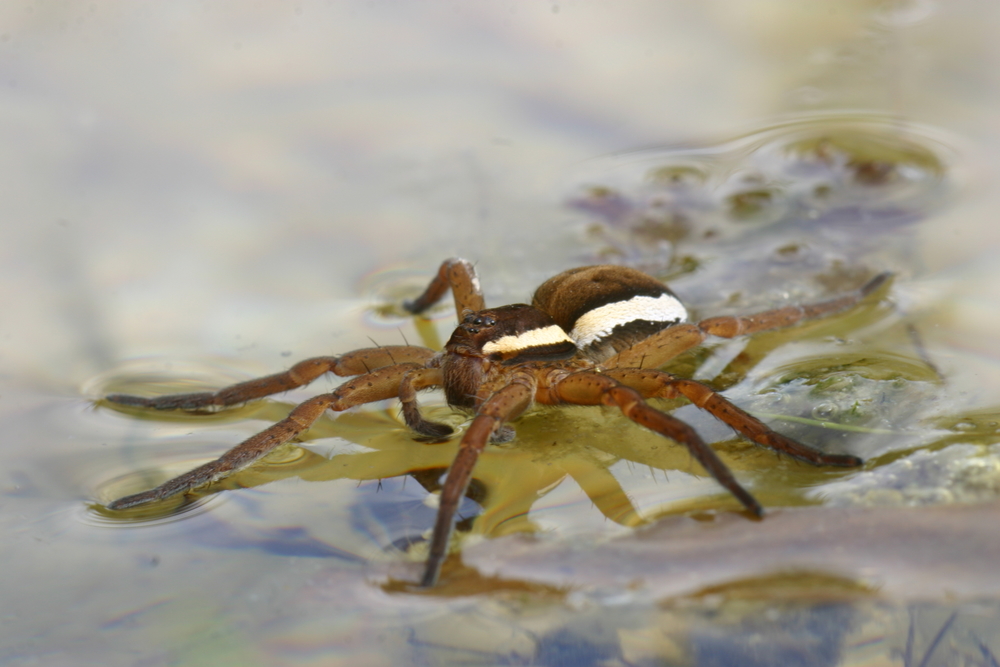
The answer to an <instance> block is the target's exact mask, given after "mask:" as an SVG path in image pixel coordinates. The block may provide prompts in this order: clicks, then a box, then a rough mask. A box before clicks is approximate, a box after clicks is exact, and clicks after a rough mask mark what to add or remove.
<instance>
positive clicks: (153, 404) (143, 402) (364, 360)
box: [104, 345, 435, 410]
mask: <svg viewBox="0 0 1000 667" xmlns="http://www.w3.org/2000/svg"><path fill="white" fill-rule="evenodd" d="M434 354H435V353H434V351H433V350H429V349H427V348H425V347H416V346H412V345H386V346H384V347H371V348H364V349H361V350H355V351H353V352H348V353H347V354H343V355H340V356H336V357H313V358H312V359H306V360H305V361H300V362H299V363H297V364H295V365H294V366H292V367H291V368H290V369H288V370H287V371H283V372H281V373H275V374H274V375H266V376H264V377H261V378H255V379H253V380H247V381H246V382H240V383H237V384H234V385H230V386H228V387H223V388H222V389H220V390H218V391H215V392H211V391H205V392H198V393H193V394H167V395H165V396H155V397H153V398H147V397H145V396H132V395H129V394H109V395H108V396H105V397H104V400H106V401H108V402H110V403H117V404H119V405H130V406H134V407H140V408H153V409H156V410H197V409H199V408H210V407H226V406H229V405H239V404H240V403H246V402H247V401H252V400H255V399H258V398H263V397H265V396H270V395H272V394H280V393H281V392H284V391H289V390H290V389H296V388H298V387H302V386H304V385H307V384H309V383H310V382H312V381H313V380H315V379H316V378H318V377H319V376H321V375H323V374H324V373H333V374H334V375H338V376H341V377H349V376H352V375H361V374H362V373H367V372H369V371H373V370H376V369H379V368H384V367H386V366H393V365H397V364H405V363H416V364H421V365H423V364H424V363H426V362H427V361H428V360H429V359H430V358H431V357H433V356H434Z"/></svg>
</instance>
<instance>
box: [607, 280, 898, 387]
mask: <svg viewBox="0 0 1000 667" xmlns="http://www.w3.org/2000/svg"><path fill="white" fill-rule="evenodd" d="M891 277H892V274H891V273H880V274H878V275H877V276H875V277H874V278H872V279H871V280H869V281H868V282H867V283H865V284H864V285H863V286H862V287H860V288H859V289H857V290H855V291H854V292H851V293H850V294H847V295H845V296H842V297H838V298H836V299H831V300H829V301H823V302H820V303H814V304H810V305H805V306H785V307H783V308H776V309H774V310H766V311H764V312H761V313H757V314H755V315H746V316H743V317H736V316H724V317H710V318H708V319H705V320H702V321H701V322H699V323H697V324H675V325H674V326H671V327H667V328H666V329H663V330H662V331H659V332H657V333H655V334H653V335H652V336H650V337H649V338H646V339H645V340H643V341H641V342H639V343H636V344H635V345H633V346H632V347H630V348H628V349H627V350H622V351H621V352H620V353H619V354H617V355H615V356H613V357H611V358H610V359H608V360H607V361H606V362H604V364H603V366H604V367H605V368H629V367H630V368H659V367H660V366H662V365H663V364H665V363H667V362H668V361H670V360H671V359H673V358H674V357H676V356H677V355H679V354H680V353H682V352H684V351H686V350H689V349H691V348H693V347H696V346H698V345H700V344H701V343H702V341H704V340H705V338H707V337H708V336H719V337H720V338H736V337H737V336H743V335H746V334H752V333H757V332H759V331H768V330H771V329H781V328H784V327H789V326H792V325H793V324H798V323H799V322H803V321H805V320H812V319H816V318H820V317H827V316H829V315H833V314H835V313H839V312H843V311H845V310H848V309H849V308H852V307H853V306H855V305H857V304H858V303H859V302H860V301H861V300H862V299H864V298H865V297H866V296H868V295H869V294H872V293H873V292H875V291H876V290H878V289H879V288H880V287H881V286H882V285H883V284H885V282H886V281H887V280H888V279H889V278H891Z"/></svg>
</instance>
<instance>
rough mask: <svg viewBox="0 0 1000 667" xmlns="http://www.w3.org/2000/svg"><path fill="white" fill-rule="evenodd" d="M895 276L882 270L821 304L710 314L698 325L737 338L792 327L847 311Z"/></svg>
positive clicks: (717, 334) (714, 333) (709, 332)
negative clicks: (718, 314) (738, 313)
mask: <svg viewBox="0 0 1000 667" xmlns="http://www.w3.org/2000/svg"><path fill="white" fill-rule="evenodd" d="M891 277H892V274H891V273H880V274H878V275H877V276H875V277H874V278H872V279H871V280H869V281H868V282H867V283H865V284H864V285H862V286H861V287H860V288H859V289H856V290H855V291H854V292H852V293H850V294H847V295H845V296H842V297H838V298H836V299H830V300H829V301H822V302H820V303H814V304H809V305H805V306H785V307H783V308H775V309H774V310H766V311H764V312H762V313H757V314H755V315H746V316H743V317H733V316H724V317H710V318H708V319H707V320H702V321H701V322H699V323H698V328H699V329H701V330H702V331H704V332H705V333H707V334H709V335H712V336H720V337H722V338H735V337H737V336H743V335H745V334H752V333H757V332H758V331H768V330H770V329H782V328H784V327H790V326H792V325H793V324H798V323H799V322H802V321H804V320H812V319H816V318H820V317H826V316H827V315H833V314H835V313H839V312H842V311H845V310H847V309H848V308H851V307H852V306H854V305H856V304H857V303H858V302H859V301H861V300H862V299H863V298H865V297H866V296H868V295H869V294H871V293H872V292H874V291H875V290H877V289H878V288H879V287H881V286H882V285H883V284H884V283H885V282H886V281H887V280H888V279H889V278H891Z"/></svg>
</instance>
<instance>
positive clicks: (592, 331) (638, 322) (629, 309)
mask: <svg viewBox="0 0 1000 667" xmlns="http://www.w3.org/2000/svg"><path fill="white" fill-rule="evenodd" d="M532 305H533V306H534V307H535V308H537V309H539V310H541V311H543V312H545V313H547V314H548V315H550V316H551V317H552V319H553V320H554V321H555V322H556V323H557V324H558V325H559V326H560V327H562V329H563V330H565V331H566V332H567V333H568V334H569V337H570V338H571V339H572V340H573V341H574V342H575V343H576V345H577V347H578V348H579V349H580V351H581V352H582V353H583V354H584V355H585V356H587V357H589V358H591V359H594V360H595V361H602V360H604V359H606V358H608V357H610V356H612V355H614V354H616V353H617V352H620V351H621V350H624V349H625V348H627V347H629V346H631V345H633V344H634V343H636V342H638V341H640V340H642V339H644V338H647V337H648V336H650V335H651V334H653V333H655V332H657V331H659V330H661V329H665V328H666V327H669V326H671V325H674V324H677V323H679V322H684V321H686V320H687V316H688V315H687V309H685V308H684V305H683V304H682V303H681V302H680V300H679V299H678V298H677V297H676V295H674V293H673V292H671V291H670V289H669V288H668V287H667V286H666V285H664V284H663V283H661V282H660V281H659V280H657V279H655V278H653V277H651V276H648V275H646V274H645V273H642V272H641V271H637V270H636V269H630V268H628V267H625V266H614V265H599V266H585V267H581V268H578V269H571V270H569V271H565V272H563V273H560V274H559V275H557V276H555V277H554V278H551V279H549V280H548V281H546V282H545V283H543V284H542V286H541V287H539V288H538V290H536V291H535V296H534V298H533V299H532Z"/></svg>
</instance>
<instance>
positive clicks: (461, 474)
mask: <svg viewBox="0 0 1000 667" xmlns="http://www.w3.org/2000/svg"><path fill="white" fill-rule="evenodd" d="M534 393H535V390H534V386H533V382H532V381H531V380H530V379H526V380H525V381H523V382H518V381H515V382H512V383H511V384H508V385H507V386H505V387H503V388H502V389H500V390H498V391H497V392H495V393H494V394H493V395H492V396H490V397H489V398H488V399H487V400H486V402H485V403H483V405H482V406H481V407H480V408H479V410H478V411H477V413H476V416H475V418H474V419H473V420H472V423H471V424H470V425H469V429H468V430H467V431H466V432H465V435H464V436H463V437H462V442H461V444H459V447H458V454H456V455H455V460H454V461H452V463H451V467H450V468H449V469H448V477H447V478H446V479H445V482H444V486H443V487H441V495H440V501H439V505H438V513H437V519H436V520H435V522H434V532H433V534H432V536H431V544H430V553H429V554H428V556H427V564H426V567H425V569H424V577H423V579H422V580H421V582H420V585H421V586H423V587H430V586H433V585H434V584H435V583H437V579H438V575H439V574H440V573H441V564H442V563H443V562H444V557H445V554H446V553H447V550H448V540H449V538H450V537H451V530H452V524H453V523H454V519H455V512H456V511H458V503H459V501H460V500H461V499H462V497H463V496H464V495H465V492H466V490H467V489H468V487H469V482H470V481H471V480H472V469H473V468H474V467H475V466H476V461H477V460H478V459H479V454H480V453H481V452H482V451H483V449H485V448H486V443H487V442H489V440H490V436H491V435H492V434H493V433H494V432H495V431H496V430H497V429H499V428H500V427H501V426H502V425H503V423H504V422H506V421H509V420H511V419H513V418H515V417H517V416H518V415H519V414H521V413H522V412H524V410H525V409H526V408H527V407H528V406H529V405H530V404H531V399H532V397H533V396H534Z"/></svg>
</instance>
